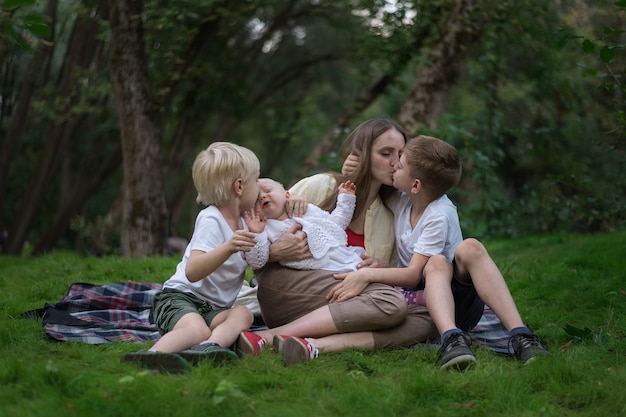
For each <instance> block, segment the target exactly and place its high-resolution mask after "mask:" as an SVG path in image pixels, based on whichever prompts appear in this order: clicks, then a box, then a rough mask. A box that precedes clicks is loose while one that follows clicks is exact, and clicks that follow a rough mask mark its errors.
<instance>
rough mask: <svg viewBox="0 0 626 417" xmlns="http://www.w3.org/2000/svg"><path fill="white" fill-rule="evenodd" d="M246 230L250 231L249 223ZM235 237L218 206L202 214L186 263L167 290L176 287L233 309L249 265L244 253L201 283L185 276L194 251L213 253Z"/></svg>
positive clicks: (235, 255)
mask: <svg viewBox="0 0 626 417" xmlns="http://www.w3.org/2000/svg"><path fill="white" fill-rule="evenodd" d="M242 223H243V227H244V228H245V229H246V230H247V226H246V224H245V222H243V219H242ZM232 236H233V231H232V230H231V228H230V226H229V225H228V223H226V220H225V219H224V217H223V216H222V213H220V211H219V210H218V209H217V207H215V206H208V207H207V208H205V209H203V210H202V211H201V212H200V213H198V217H197V218H196V225H195V227H194V231H193V236H191V241H190V242H189V245H187V249H185V254H184V255H183V259H182V261H181V262H180V263H179V264H178V266H177V267H176V272H175V273H174V275H172V277H171V278H170V279H168V280H167V281H165V283H164V284H163V288H175V289H177V290H179V291H183V292H187V293H192V294H194V295H195V296H196V297H198V298H200V299H202V300H206V301H208V302H209V304H211V306H212V307H214V308H230V307H232V305H233V303H234V302H235V299H236V298H237V294H238V293H239V290H240V289H241V286H242V284H243V280H244V275H245V272H246V268H247V267H248V263H247V262H246V260H245V258H244V255H243V253H242V252H237V253H234V254H232V255H231V256H230V257H229V258H228V259H227V260H226V262H224V263H223V264H222V265H221V266H220V267H219V268H217V269H216V270H215V271H214V272H213V273H211V274H210V275H208V276H207V277H205V278H203V279H201V280H200V281H197V282H190V281H189V280H188V279H187V276H186V275H185V267H186V266H187V261H188V260H189V255H190V254H191V251H192V250H201V251H203V252H209V251H211V250H213V249H215V248H217V247H218V246H219V245H221V244H222V243H224V242H226V241H227V240H229V239H230V238H231V237H232Z"/></svg>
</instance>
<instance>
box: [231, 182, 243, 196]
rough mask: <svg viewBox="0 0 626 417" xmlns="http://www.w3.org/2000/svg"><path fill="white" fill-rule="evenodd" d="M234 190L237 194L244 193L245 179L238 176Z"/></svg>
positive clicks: (234, 183)
mask: <svg viewBox="0 0 626 417" xmlns="http://www.w3.org/2000/svg"><path fill="white" fill-rule="evenodd" d="M233 190H234V191H235V195H237V196H240V195H241V194H243V179H241V178H237V179H236V180H235V181H234V182H233Z"/></svg>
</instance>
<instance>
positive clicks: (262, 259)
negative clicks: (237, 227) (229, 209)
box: [243, 208, 270, 269]
mask: <svg viewBox="0 0 626 417" xmlns="http://www.w3.org/2000/svg"><path fill="white" fill-rule="evenodd" d="M259 212H260V211H259V210H258V209H256V208H255V209H253V210H252V211H251V212H248V211H244V213H243V219H244V221H245V222H246V225H247V226H248V229H250V231H251V232H254V233H257V236H256V244H255V245H254V246H253V247H252V248H250V250H249V251H248V252H246V253H245V254H244V257H245V258H246V262H248V265H250V266H251V267H252V269H259V268H261V267H263V266H265V264H266V263H267V260H268V259H269V257H270V241H269V238H268V236H267V233H264V232H263V231H264V230H265V226H266V225H267V218H266V217H261V216H260V215H259Z"/></svg>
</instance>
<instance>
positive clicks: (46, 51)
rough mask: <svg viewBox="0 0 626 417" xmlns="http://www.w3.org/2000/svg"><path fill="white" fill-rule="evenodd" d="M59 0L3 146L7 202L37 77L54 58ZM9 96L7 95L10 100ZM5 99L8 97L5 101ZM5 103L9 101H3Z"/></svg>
mask: <svg viewBox="0 0 626 417" xmlns="http://www.w3.org/2000/svg"><path fill="white" fill-rule="evenodd" d="M57 4H58V1H57V0H49V1H48V4H47V5H46V11H45V15H46V16H49V17H50V20H51V25H50V27H51V28H52V30H51V32H50V36H49V37H48V38H47V39H46V41H47V42H40V43H39V44H38V45H37V50H36V51H35V53H34V55H33V59H32V60H31V62H30V63H29V64H28V67H27V68H26V71H25V72H24V76H23V78H22V85H21V86H20V89H19V93H18V96H17V100H16V103H15V106H14V108H13V109H12V111H11V114H10V118H11V120H10V123H9V128H8V131H7V135H6V137H5V138H4V140H3V141H2V149H0V201H4V200H5V198H6V190H7V188H8V173H9V170H10V167H11V161H13V159H14V156H15V153H16V152H17V151H18V149H19V144H20V141H21V140H22V135H23V133H24V129H25V128H26V127H27V123H26V121H27V118H28V113H29V111H30V107H31V103H32V98H33V95H34V94H35V90H36V88H37V85H36V84H37V83H36V80H37V77H38V74H40V72H41V69H42V68H43V67H44V63H45V62H46V61H47V60H48V59H50V56H51V54H52V50H53V47H51V46H50V44H49V43H48V42H50V43H52V42H53V38H54V25H55V22H56V10H57ZM8 97H9V96H8V95H7V97H6V99H9V98H8ZM4 98H5V97H3V99H4ZM3 101H4V100H3ZM3 106H5V104H4V103H3ZM0 210H1V212H0V230H2V229H3V228H4V227H6V226H7V224H6V221H7V220H6V218H5V216H6V213H4V206H0Z"/></svg>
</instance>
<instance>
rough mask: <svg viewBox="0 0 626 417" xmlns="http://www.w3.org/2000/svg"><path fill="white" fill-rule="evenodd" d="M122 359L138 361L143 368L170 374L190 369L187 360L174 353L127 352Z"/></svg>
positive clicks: (181, 372)
mask: <svg viewBox="0 0 626 417" xmlns="http://www.w3.org/2000/svg"><path fill="white" fill-rule="evenodd" d="M124 361H125V362H133V363H138V364H140V365H141V367H142V368H144V369H153V370H157V371H164V372H167V373H170V374H184V373H187V372H190V371H191V365H189V362H187V361H186V360H185V359H184V358H183V357H182V356H180V355H178V354H176V353H164V352H153V353H149V354H135V353H128V354H126V355H124Z"/></svg>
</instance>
